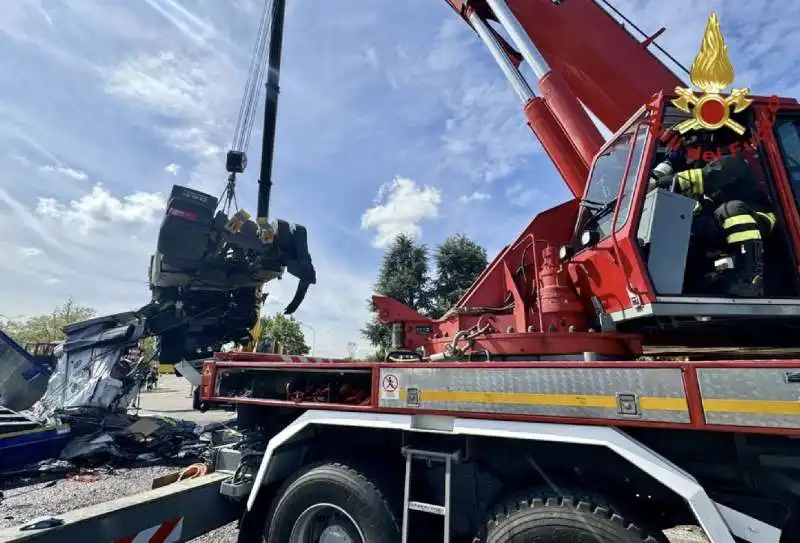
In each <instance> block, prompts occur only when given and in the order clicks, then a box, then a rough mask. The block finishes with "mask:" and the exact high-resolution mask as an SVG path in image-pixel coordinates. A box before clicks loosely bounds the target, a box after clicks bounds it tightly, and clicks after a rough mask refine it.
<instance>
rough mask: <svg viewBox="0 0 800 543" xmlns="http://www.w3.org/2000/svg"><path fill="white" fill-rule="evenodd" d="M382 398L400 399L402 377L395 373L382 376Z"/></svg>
mask: <svg viewBox="0 0 800 543" xmlns="http://www.w3.org/2000/svg"><path fill="white" fill-rule="evenodd" d="M381 399H382V400H399V399H400V378H399V377H397V375H395V374H394V373H387V374H385V375H384V376H383V378H381Z"/></svg>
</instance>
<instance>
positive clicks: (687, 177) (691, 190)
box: [675, 168, 705, 198]
mask: <svg viewBox="0 0 800 543" xmlns="http://www.w3.org/2000/svg"><path fill="white" fill-rule="evenodd" d="M675 178H676V179H677V180H678V188H679V189H680V191H681V193H683V194H685V195H687V196H692V197H694V198H700V197H702V196H703V194H704V192H705V189H704V187H703V170H701V169H699V168H695V169H692V170H684V171H682V172H678V173H676V174H675Z"/></svg>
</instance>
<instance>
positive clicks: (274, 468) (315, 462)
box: [0, 0, 800, 543]
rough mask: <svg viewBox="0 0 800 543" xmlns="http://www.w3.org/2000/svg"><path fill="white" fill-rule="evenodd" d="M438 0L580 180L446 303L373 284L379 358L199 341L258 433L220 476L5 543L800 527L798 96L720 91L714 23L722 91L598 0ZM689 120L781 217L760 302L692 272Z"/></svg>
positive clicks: (50, 523) (794, 537) (559, 536)
mask: <svg viewBox="0 0 800 543" xmlns="http://www.w3.org/2000/svg"><path fill="white" fill-rule="evenodd" d="M447 1H448V3H449V4H450V5H451V6H452V7H453V8H454V9H455V11H456V13H457V15H458V16H459V17H461V18H463V19H464V21H466V22H467V23H468V24H469V25H470V26H471V27H472V29H473V30H474V31H475V33H476V34H477V36H478V37H479V38H480V39H481V40H482V41H483V42H484V43H485V44H486V46H487V48H488V49H489V52H490V53H491V55H492V56H493V57H494V59H495V60H496V61H497V63H498V65H499V66H500V68H501V69H502V71H503V72H504V74H505V75H506V76H507V78H508V80H509V82H510V84H511V85H512V87H513V88H514V90H515V91H516V93H517V94H518V96H519V97H520V99H521V101H522V104H523V111H524V114H525V117H526V119H527V120H528V123H529V124H530V126H531V128H532V130H533V132H534V133H535V135H536V137H537V138H538V139H539V141H540V142H541V144H542V146H543V147H544V149H545V151H546V152H547V153H548V154H549V156H550V157H551V158H552V160H553V163H554V165H555V166H556V168H557V169H558V171H559V172H560V174H561V175H562V177H563V179H564V181H565V183H566V184H567V186H568V187H569V189H570V191H571V192H572V194H573V195H574V198H573V199H572V200H571V201H569V202H566V203H564V204H562V205H559V206H557V207H554V208H553V209H549V210H547V211H544V212H542V213H540V214H538V215H537V216H536V217H535V218H534V219H533V220H532V221H531V223H530V224H529V225H528V226H527V227H526V228H525V229H524V230H523V232H522V233H521V234H520V235H519V236H517V238H516V239H515V240H514V241H513V242H512V243H510V244H509V245H508V246H507V247H505V248H504V249H503V250H502V251H501V252H500V254H499V255H498V256H497V257H496V258H495V259H494V261H493V262H492V263H491V264H490V265H489V266H488V267H487V268H486V270H485V271H484V272H483V273H482V274H481V275H480V276H479V277H478V279H477V280H476V281H475V283H474V285H473V286H472V287H471V288H470V289H469V291H468V292H467V293H466V294H465V295H464V296H463V298H462V299H461V300H460V301H459V302H458V303H457V304H456V306H455V307H454V308H453V309H452V310H451V311H450V312H448V313H447V314H446V315H445V316H444V317H442V318H441V319H439V320H431V319H429V318H427V317H425V316H424V315H421V314H419V313H417V312H416V311H414V310H412V309H410V308H408V307H405V306H403V305H402V304H400V303H398V302H396V301H394V300H392V299H389V298H386V297H381V296H376V297H375V298H374V302H375V306H376V308H377V309H378V311H379V316H380V318H381V320H382V321H383V322H385V323H387V324H391V326H392V342H393V352H392V353H390V355H389V356H388V358H387V360H386V361H382V362H370V363H352V362H346V361H340V360H327V359H315V358H303V357H292V356H283V355H270V354H260V353H228V354H219V355H215V357H214V358H213V359H211V360H208V361H206V362H205V364H204V366H203V369H202V384H201V391H200V397H201V401H202V402H203V403H204V404H206V405H213V404H214V403H215V402H222V403H234V404H237V405H238V409H239V422H240V425H241V426H242V427H243V428H250V429H251V430H252V431H253V434H252V435H254V436H259V439H260V442H259V440H258V439H255V438H254V440H253V441H252V443H250V442H248V444H247V445H246V446H245V445H241V446H239V447H238V448H235V449H233V448H228V449H221V450H220V451H219V453H218V457H217V470H216V472H215V473H214V474H212V475H207V476H205V477H201V478H198V479H194V480H191V481H187V482H178V483H175V484H174V485H170V486H166V487H163V488H160V489H157V490H154V491H152V492H151V493H148V494H145V495H141V496H137V497H133V498H127V499H126V500H121V501H119V502H116V503H113V504H109V505H105V506H100V509H101V510H102V511H100V512H98V510H97V508H96V509H95V510H89V511H76V512H72V513H68V514H66V515H64V516H61V517H58V518H55V519H50V520H47V521H45V522H44V523H42V524H40V526H38V527H37V526H33V527H32V529H28V530H24V531H20V530H16V531H13V530H12V531H5V532H2V533H0V541H15V542H16V541H36V542H40V541H41V542H44V541H100V540H103V541H109V540H115V538H122V537H126V536H128V534H135V533H137V530H142V529H145V528H148V527H150V526H152V528H148V529H149V530H150V532H148V533H155V532H156V531H157V530H159V529H160V530H161V532H160V533H162V534H163V533H167V532H169V530H173V531H172V532H169V533H174V529H175V528H176V527H179V528H181V529H182V532H181V535H180V536H179V537H182V538H186V539H189V538H191V537H194V536H196V535H198V534H200V533H202V532H203V531H204V530H207V529H209V528H210V527H212V525H219V524H220V523H222V522H224V521H227V520H232V519H235V518H239V520H240V530H239V540H240V541H242V542H250V541H267V542H269V543H287V542H288V543H301V542H318V543H325V542H346V543H384V542H387V543H389V542H400V541H402V542H404V543H406V542H424V541H432V542H433V541H436V542H439V541H443V542H451V541H452V542H485V543H499V542H523V541H548V542H553V543H566V542H576V541H602V542H605V543H644V542H646V543H656V542H662V541H666V538H665V536H664V535H663V530H665V529H667V528H669V527H672V526H675V525H678V524H696V525H699V526H700V527H701V528H702V530H703V532H704V533H705V535H706V536H707V538H708V539H709V540H710V541H712V542H713V543H733V542H734V541H749V542H753V543H778V542H797V541H800V445H798V439H797V438H798V437H800V401H799V400H798V398H800V359H798V358H797V357H798V353H797V349H796V340H794V339H793V332H794V331H795V330H796V329H797V326H798V324H800V320H798V317H800V268H799V267H798V259H799V258H800V214H798V200H797V196H798V195H797V188H799V187H800V185H798V184H800V106H799V105H798V103H797V102H796V101H795V100H794V99H783V98H767V97H749V98H748V97H747V96H746V95H747V89H740V90H734V91H731V93H729V94H727V95H721V94H719V90H720V89H719V87H720V86H722V87H724V86H725V85H719V84H720V83H721V82H722V83H725V82H727V84H728V85H730V83H731V81H729V80H730V79H732V77H730V76H732V70H728V71H727V72H726V70H727V68H729V67H730V66H729V64H727V65H726V63H727V62H728V61H727V54H726V48H725V46H724V41H723V40H722V36H721V34H720V33H719V26H718V24H717V21H716V18H715V17H712V19H710V21H709V26H708V28H707V30H706V35H705V37H704V39H703V48H702V49H701V54H700V55H699V56H698V59H700V60H698V61H696V62H695V65H694V66H693V69H692V71H691V80H692V81H693V82H694V83H695V85H696V86H701V85H704V84H705V83H708V82H709V81H712V82H713V81H716V82H717V83H718V85H717V87H716V88H714V87H709V88H710V89H711V90H710V91H709V90H708V89H704V90H706V91H707V92H706V93H705V94H700V95H697V94H695V92H696V91H690V90H688V89H687V88H686V84H685V83H684V82H683V81H682V80H681V78H679V77H678V76H677V75H675V73H673V72H672V71H671V70H670V69H668V68H667V67H666V65H665V64H663V63H662V62H661V61H660V60H659V59H658V58H657V57H656V56H655V55H654V54H653V53H652V52H651V51H650V49H651V48H653V47H657V44H655V39H656V37H657V36H658V35H659V34H660V33H661V32H663V29H662V30H660V31H659V32H657V33H656V34H655V35H652V36H646V35H645V36H642V38H641V39H640V38H637V37H635V36H634V35H632V34H631V33H629V32H628V30H626V28H625V25H628V26H630V27H632V28H634V29H635V26H634V25H632V24H630V22H629V21H624V23H625V24H623V22H621V21H620V19H619V18H620V17H621V15H620V14H618V13H615V16H616V17H615V16H612V15H611V14H610V13H609V11H607V9H608V10H612V11H613V8H612V7H611V6H609V5H607V4H606V2H602V1H594V0H563V1H551V0H447ZM601 4H602V5H601ZM604 6H605V7H604ZM703 55H705V56H703ZM701 57H702V58H701ZM523 61H524V62H526V63H527V64H528V65H529V66H530V68H532V70H533V72H534V73H535V74H536V77H537V82H536V84H537V85H538V89H539V95H536V94H534V92H533V90H532V88H531V86H530V84H529V83H528V82H527V81H526V79H525V77H523V75H522V74H521V72H520V70H519V65H520V63H521V62H523ZM698 66H699V67H700V68H698ZM703 66H705V68H702V67H703ZM703 69H705V70H706V71H705V72H703V73H701V72H702V70H703ZM686 71H687V73H689V70H686ZM726 73H727V74H728V75H726ZM726 77H727V79H728V81H726ZM698 82H700V83H698ZM703 82H705V83H703ZM705 86H706V87H708V85H705ZM701 88H702V87H701ZM690 106H694V107H693V108H692V107H690ZM731 109H732V110H733V112H732V113H731V112H730V110H731ZM586 110H589V111H591V112H593V113H594V115H596V117H597V118H598V119H599V120H600V121H602V122H603V123H604V124H605V125H606V126H607V127H609V129H610V130H612V131H613V132H614V135H613V137H611V138H610V139H609V140H608V141H604V138H603V137H602V136H601V134H600V132H599V131H598V129H597V128H596V126H595V124H594V123H593V122H592V120H591V119H590V117H589V115H588V114H587V112H586ZM715 116H716V117H715ZM679 122H680V123H683V122H687V123H688V124H689V125H692V126H695V127H697V126H702V127H704V128H706V129H708V130H712V129H719V130H729V129H730V130H733V129H734V128H735V129H737V130H738V127H741V128H743V131H742V133H743V134H744V135H745V137H749V138H750V139H749V140H748V141H747V142H745V143H746V145H745V147H747V149H748V152H749V158H748V163H749V164H750V166H751V167H753V168H754V169H756V170H758V173H759V179H760V181H761V182H762V183H763V186H764V188H765V191H766V192H767V193H768V194H769V198H770V201H771V203H772V204H773V206H774V214H775V217H776V220H775V228H774V231H773V233H772V234H771V235H770V237H769V239H766V240H764V243H765V247H766V248H765V254H766V260H765V263H764V269H765V272H764V273H765V277H764V289H765V291H764V296H761V297H758V298H742V297H733V296H729V295H726V294H725V293H719V292H717V291H714V290H713V289H711V288H710V287H708V285H705V286H704V284H702V283H698V282H695V281H693V279H694V277H695V276H694V274H695V273H696V270H697V269H699V268H698V267H697V266H698V263H697V261H696V260H697V259H698V258H700V259H701V260H702V258H708V257H709V254H708V252H703V251H697V250H696V244H698V243H700V242H699V241H698V239H697V238H698V234H697V230H696V228H697V226H696V224H695V223H696V222H697V221H695V220H693V218H695V217H696V214H697V202H696V201H695V200H694V199H691V198H687V197H685V196H683V195H681V194H679V193H678V192H676V191H675V190H674V189H670V190H667V189H664V188H657V189H654V190H651V189H652V187H651V186H650V182H649V180H650V177H651V171H652V170H653V168H654V166H656V165H657V164H659V163H660V162H661V161H662V160H663V159H664V156H666V154H667V153H668V152H669V150H670V147H671V146H674V141H673V140H669V141H666V140H667V138H665V137H663V134H662V131H661V129H660V128H659V127H660V126H673V125H675V123H679ZM723 125H727V126H723ZM709 127H711V128H709ZM731 127H734V128H731ZM734 131H736V130H734ZM687 133H688V132H687ZM737 133H738V132H737ZM673 134H674V133H673ZM703 152H706V153H707V152H712V155H713V154H714V153H713V150H711V151H708V150H707V149H705V150H704V151H703ZM711 159H714V157H713V156H712V157H711ZM698 255H699V256H698ZM714 258H716V257H714ZM721 260H724V259H715V260H713V266H715V267H719V265H718V263H719V262H720V261H721ZM712 271H713V270H712ZM717 271H719V270H717ZM706 287H708V288H706ZM704 289H705V290H704ZM412 472H413V477H412ZM112 512H113V514H112ZM164 524H166V525H167V528H166V529H165V528H163V526H164ZM157 526H161V528H157ZM37 528H38V529H37ZM176 537H178V536H176ZM4 538H5V539H4ZM142 540H145V539H142ZM175 540H177V539H175ZM124 541H133V537H132V536H129V538H128V539H124ZM137 541H138V540H137Z"/></svg>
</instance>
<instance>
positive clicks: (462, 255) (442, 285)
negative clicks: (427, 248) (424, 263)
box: [430, 234, 489, 319]
mask: <svg viewBox="0 0 800 543" xmlns="http://www.w3.org/2000/svg"><path fill="white" fill-rule="evenodd" d="M433 259H434V262H435V263H436V279H435V281H434V283H433V289H432V293H431V294H432V300H431V311H430V315H431V317H433V318H435V319H438V318H439V317H441V316H442V315H444V314H445V313H446V312H447V311H448V310H450V309H451V308H452V307H453V306H454V305H456V302H458V300H459V299H461V297H462V296H463V295H464V293H465V292H467V289H469V287H470V286H471V285H472V283H473V282H474V281H475V279H476V278H477V277H478V275H479V274H480V273H481V272H482V271H483V270H484V268H486V266H488V265H489V262H488V259H487V257H486V249H484V248H483V247H481V246H480V245H478V244H477V243H475V242H474V241H472V240H471V239H469V238H468V237H466V236H464V235H462V234H457V235H455V236H450V237H449V238H447V239H446V240H445V241H444V243H442V244H441V245H439V246H438V247H437V248H436V251H435V252H434V254H433Z"/></svg>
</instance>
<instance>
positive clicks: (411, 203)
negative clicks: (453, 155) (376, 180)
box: [361, 176, 442, 247]
mask: <svg viewBox="0 0 800 543" xmlns="http://www.w3.org/2000/svg"><path fill="white" fill-rule="evenodd" d="M441 202H442V195H441V191H440V190H439V189H437V188H435V187H429V186H426V187H423V188H419V187H417V183H416V181H413V180H412V179H407V178H405V177H399V176H398V177H395V178H394V180H392V182H391V183H384V184H383V185H381V186H380V188H379V189H378V196H377V198H376V199H375V204H376V205H375V206H374V207H371V208H369V209H367V210H366V211H365V212H364V214H363V215H362V216H361V228H365V229H374V230H375V231H376V232H375V237H374V239H373V242H372V243H373V246H375V247H388V246H389V245H390V244H391V243H392V241H393V240H394V238H395V236H397V234H401V233H404V234H408V235H410V236H412V237H414V238H415V239H416V238H419V237H420V236H421V235H422V228H420V226H419V223H420V222H422V221H424V220H426V219H433V218H435V217H437V216H438V215H439V204H441Z"/></svg>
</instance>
